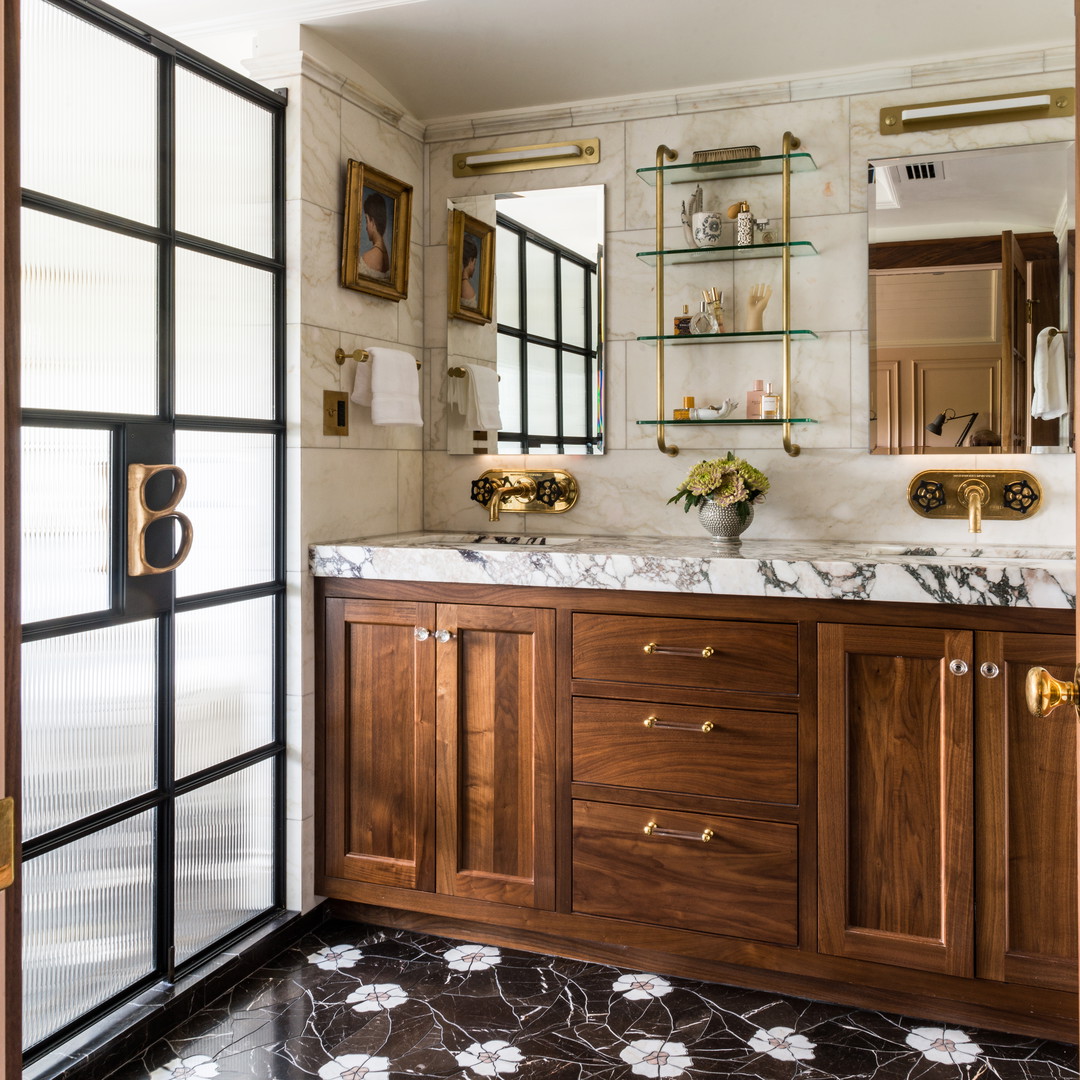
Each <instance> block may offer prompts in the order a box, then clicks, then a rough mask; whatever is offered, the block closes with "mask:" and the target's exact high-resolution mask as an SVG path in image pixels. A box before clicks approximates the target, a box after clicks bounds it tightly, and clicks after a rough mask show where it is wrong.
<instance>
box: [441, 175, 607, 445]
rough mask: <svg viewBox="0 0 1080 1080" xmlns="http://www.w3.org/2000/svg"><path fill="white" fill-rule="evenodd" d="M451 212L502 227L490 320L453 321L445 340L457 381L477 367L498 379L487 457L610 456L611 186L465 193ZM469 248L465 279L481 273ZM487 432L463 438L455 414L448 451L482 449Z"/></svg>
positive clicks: (497, 230)
mask: <svg viewBox="0 0 1080 1080" xmlns="http://www.w3.org/2000/svg"><path fill="white" fill-rule="evenodd" d="M449 209H450V210H451V211H452V212H453V211H461V212H462V213H463V214H466V215H468V217H469V218H472V219H474V221H476V222H482V223H484V224H485V225H492V226H494V227H495V244H494V247H495V255H494V260H493V262H494V281H493V284H492V292H491V295H492V317H491V321H490V322H487V323H482V324H481V323H478V322H477V321H476V320H475V319H474V318H470V317H468V316H467V313H466V317H458V318H455V317H451V318H449V319H448V320H447V342H446V347H447V364H448V367H449V369H450V373H451V375H452V376H455V374H456V373H459V372H462V371H467V370H468V365H470V364H480V365H482V366H484V367H489V368H495V369H496V370H497V372H498V376H499V381H498V398H499V414H500V418H501V425H500V428H499V430H498V433H497V436H494V437H492V436H491V434H490V433H489V438H488V445H487V446H486V450H487V452H490V453H494V452H497V453H500V454H600V453H603V449H604V409H603V384H604V379H603V368H604V357H603V310H604V305H603V250H604V188H603V185H602V184H601V185H595V186H586V187H572V188H556V189H552V190H544V191H514V192H506V193H502V194H498V195H482V196H467V197H463V198H460V199H452V200H450V202H449ZM471 251H472V249H471V247H469V246H468V245H465V247H464V251H463V260H462V261H463V266H462V267H461V269H460V272H461V273H463V274H468V273H469V272H470V271H472V272H473V273H474V274H475V273H477V272H482V270H483V268H482V267H481V268H480V271H477V270H476V266H475V263H471V264H470V263H469V262H468V261H467V259H468V256H469V255H470V254H471ZM451 261H452V260H451ZM449 272H450V273H451V274H456V273H458V272H459V271H458V268H457V267H456V266H450V267H449ZM450 285H451V288H453V287H454V286H455V282H454V281H453V280H451V281H450ZM457 377H461V376H457ZM458 426H459V427H460V426H461V425H460V424H459V425H458ZM482 434H483V433H481V432H473V431H468V430H466V431H464V432H460V431H455V419H454V417H453V416H452V417H451V419H450V420H449V422H448V449H449V452H450V453H475V452H477V451H478V448H479V444H478V442H477V440H478V439H479V438H480V436H481V435H482ZM493 443H494V445H493Z"/></svg>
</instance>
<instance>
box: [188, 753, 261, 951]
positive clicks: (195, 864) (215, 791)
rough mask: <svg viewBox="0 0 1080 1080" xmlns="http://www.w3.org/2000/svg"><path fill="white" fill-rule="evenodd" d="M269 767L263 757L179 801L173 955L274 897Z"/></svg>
mask: <svg viewBox="0 0 1080 1080" xmlns="http://www.w3.org/2000/svg"><path fill="white" fill-rule="evenodd" d="M273 852H274V785H273V768H272V763H271V762H269V761H262V762H260V763H259V764H258V765H253V766H252V767H251V768H249V769H245V770H244V771H243V772H240V773H233V774H232V775H231V776H226V777H223V778H222V779H221V780H215V781H214V782H213V783H212V784H207V785H205V786H204V787H201V788H196V789H195V790H194V791H191V792H188V793H187V794H186V795H182V796H180V797H179V798H178V799H177V800H176V959H177V961H183V960H186V959H187V958H188V957H189V956H192V955H194V954H195V953H197V952H198V951H199V950H200V949H202V948H205V947H206V946H207V945H209V944H210V943H211V942H212V941H214V940H215V939H216V938H219V937H222V936H223V935H224V934H227V933H228V932H229V931H230V930H232V929H234V928H235V927H237V926H240V925H241V924H242V923H245V922H247V921H248V920H249V919H253V918H254V917H255V916H256V915H258V914H259V913H260V912H263V911H265V910H266V909H267V908H268V907H270V905H271V904H272V903H273Z"/></svg>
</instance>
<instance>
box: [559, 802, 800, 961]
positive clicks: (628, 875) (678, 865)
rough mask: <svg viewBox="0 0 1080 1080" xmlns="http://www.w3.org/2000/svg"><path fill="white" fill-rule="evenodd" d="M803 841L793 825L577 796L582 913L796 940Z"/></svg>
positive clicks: (577, 893)
mask: <svg viewBox="0 0 1080 1080" xmlns="http://www.w3.org/2000/svg"><path fill="white" fill-rule="evenodd" d="M650 823H655V826H656V827H655V828H654V830H653V831H652V834H651V835H647V834H646V833H645V828H646V826H648V825H649V824H650ZM706 830H711V833H712V835H711V838H710V839H709V841H708V842H704V841H703V840H702V835H703V834H705V831H706ZM797 846H798V829H797V827H796V826H794V825H784V824H778V823H776V822H768V821H748V820H744V819H741V818H729V817H723V816H720V815H713V814H678V813H671V812H669V811H666V810H653V809H649V808H646V807H633V806H613V805H611V804H608V803H598V802H585V801H583V800H578V801H575V803H574V911H575V912H576V913H578V914H584V915H603V916H608V917H610V918H615V919H628V920H631V921H633V922H642V923H652V924H655V925H659V926H670V927H676V928H681V929H686V930H697V931H700V932H704V933H709V934H724V935H726V936H730V937H741V938H751V939H753V940H756V941H769V942H774V943H776V944H779V945H795V944H797V943H798V858H797Z"/></svg>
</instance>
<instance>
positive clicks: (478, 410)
mask: <svg viewBox="0 0 1080 1080" xmlns="http://www.w3.org/2000/svg"><path fill="white" fill-rule="evenodd" d="M465 370H466V371H467V372H468V375H466V376H465V382H467V383H468V384H469V395H468V398H467V401H468V408H467V409H466V412H465V424H466V426H467V427H470V428H472V429H473V430H474V431H498V430H499V429H500V428H501V427H502V417H501V416H500V414H499V376H498V375H497V374H496V372H495V369H494V368H489V367H483V366H482V365H480V364H466V365H465Z"/></svg>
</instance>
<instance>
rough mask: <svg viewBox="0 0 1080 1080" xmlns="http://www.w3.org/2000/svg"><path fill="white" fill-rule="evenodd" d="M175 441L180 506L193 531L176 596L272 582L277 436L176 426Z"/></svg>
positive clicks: (177, 574)
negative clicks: (181, 475) (183, 483)
mask: <svg viewBox="0 0 1080 1080" xmlns="http://www.w3.org/2000/svg"><path fill="white" fill-rule="evenodd" d="M175 446H176V464H177V465H179V466H180V467H181V468H182V469H183V470H184V471H185V472H186V473H187V478H188V487H187V494H186V495H185V496H184V501H183V503H182V504H181V507H180V509H181V510H183V512H184V513H185V514H187V516H188V517H189V518H190V519H191V523H192V526H193V528H194V533H195V539H194V542H193V543H192V545H191V554H190V555H189V556H188V558H187V561H186V562H184V563H183V564H182V565H181V566H180V568H179V569H178V570H177V571H176V589H177V593H178V595H180V596H193V595H195V594H197V593H204V592H216V591H217V590H218V589H232V588H238V587H240V586H242V585H255V584H258V583H260V582H265V581H273V579H274V437H273V436H272V435H252V434H232V433H223V432H218V431H177V433H176V443H175Z"/></svg>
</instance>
